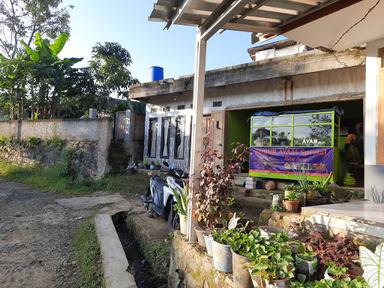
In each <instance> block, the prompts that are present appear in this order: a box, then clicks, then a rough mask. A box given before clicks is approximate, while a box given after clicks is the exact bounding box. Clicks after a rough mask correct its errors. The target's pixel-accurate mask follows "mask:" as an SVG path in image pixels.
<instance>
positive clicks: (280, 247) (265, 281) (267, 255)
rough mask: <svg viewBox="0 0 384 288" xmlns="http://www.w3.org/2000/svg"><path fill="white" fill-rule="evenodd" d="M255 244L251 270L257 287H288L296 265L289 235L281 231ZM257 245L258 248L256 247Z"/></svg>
mask: <svg viewBox="0 0 384 288" xmlns="http://www.w3.org/2000/svg"><path fill="white" fill-rule="evenodd" d="M262 239H263V240H262V241H263V242H262V243H259V245H257V246H255V251H254V252H253V253H252V254H253V256H252V262H251V263H250V265H249V270H250V273H251V277H252V282H253V285H254V286H255V287H282V288H284V287H287V284H288V282H289V281H290V280H291V279H292V278H293V277H294V271H295V266H294V262H293V257H292V253H291V250H290V247H289V245H288V235H287V234H286V233H283V232H280V233H276V234H274V235H273V236H272V237H271V238H270V239H266V238H262ZM256 247H257V248H256Z"/></svg>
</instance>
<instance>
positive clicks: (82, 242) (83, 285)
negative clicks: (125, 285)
mask: <svg viewBox="0 0 384 288" xmlns="http://www.w3.org/2000/svg"><path fill="white" fill-rule="evenodd" d="M72 245H73V250H74V256H75V258H76V261H77V263H78V266H79V268H80V272H81V279H80V281H79V283H76V284H77V285H76V286H77V287H79V288H99V287H101V286H102V285H103V274H102V269H101V257H100V248H99V244H98V240H97V236H96V230H95V224H94V221H93V220H92V219H88V220H85V221H84V222H83V223H81V224H80V226H79V227H78V228H77V229H76V231H75V234H74V239H73V244H72Z"/></svg>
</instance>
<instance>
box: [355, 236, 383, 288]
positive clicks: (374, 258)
mask: <svg viewBox="0 0 384 288" xmlns="http://www.w3.org/2000/svg"><path fill="white" fill-rule="evenodd" d="M359 251H360V261H361V266H362V268H363V270H364V274H363V277H364V279H365V280H366V281H367V282H368V284H369V287H371V288H382V287H384V242H383V243H381V244H379V245H377V246H376V249H375V252H372V251H371V250H369V249H368V248H366V247H364V246H360V247H359Z"/></svg>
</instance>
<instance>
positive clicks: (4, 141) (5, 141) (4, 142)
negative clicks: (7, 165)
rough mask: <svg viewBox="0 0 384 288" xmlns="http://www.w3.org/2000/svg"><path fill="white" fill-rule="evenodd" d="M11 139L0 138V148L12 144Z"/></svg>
mask: <svg viewBox="0 0 384 288" xmlns="http://www.w3.org/2000/svg"><path fill="white" fill-rule="evenodd" d="M11 140H12V139H11V138H9V137H6V136H0V146H4V145H7V144H9V143H10V142H11Z"/></svg>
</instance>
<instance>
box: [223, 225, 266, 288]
mask: <svg viewBox="0 0 384 288" xmlns="http://www.w3.org/2000/svg"><path fill="white" fill-rule="evenodd" d="M260 242H262V237H261V234H260V230H259V229H253V230H251V231H250V232H249V233H247V232H246V227H244V228H240V229H238V232H237V233H234V234H233V235H232V237H231V239H230V245H231V250H232V271H233V283H234V284H235V287H238V288H251V287H253V285H252V279H251V276H250V273H249V271H248V265H249V263H250V260H249V257H251V255H252V254H251V253H252V250H253V249H254V247H255V246H256V245H258V244H259V243H260Z"/></svg>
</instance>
